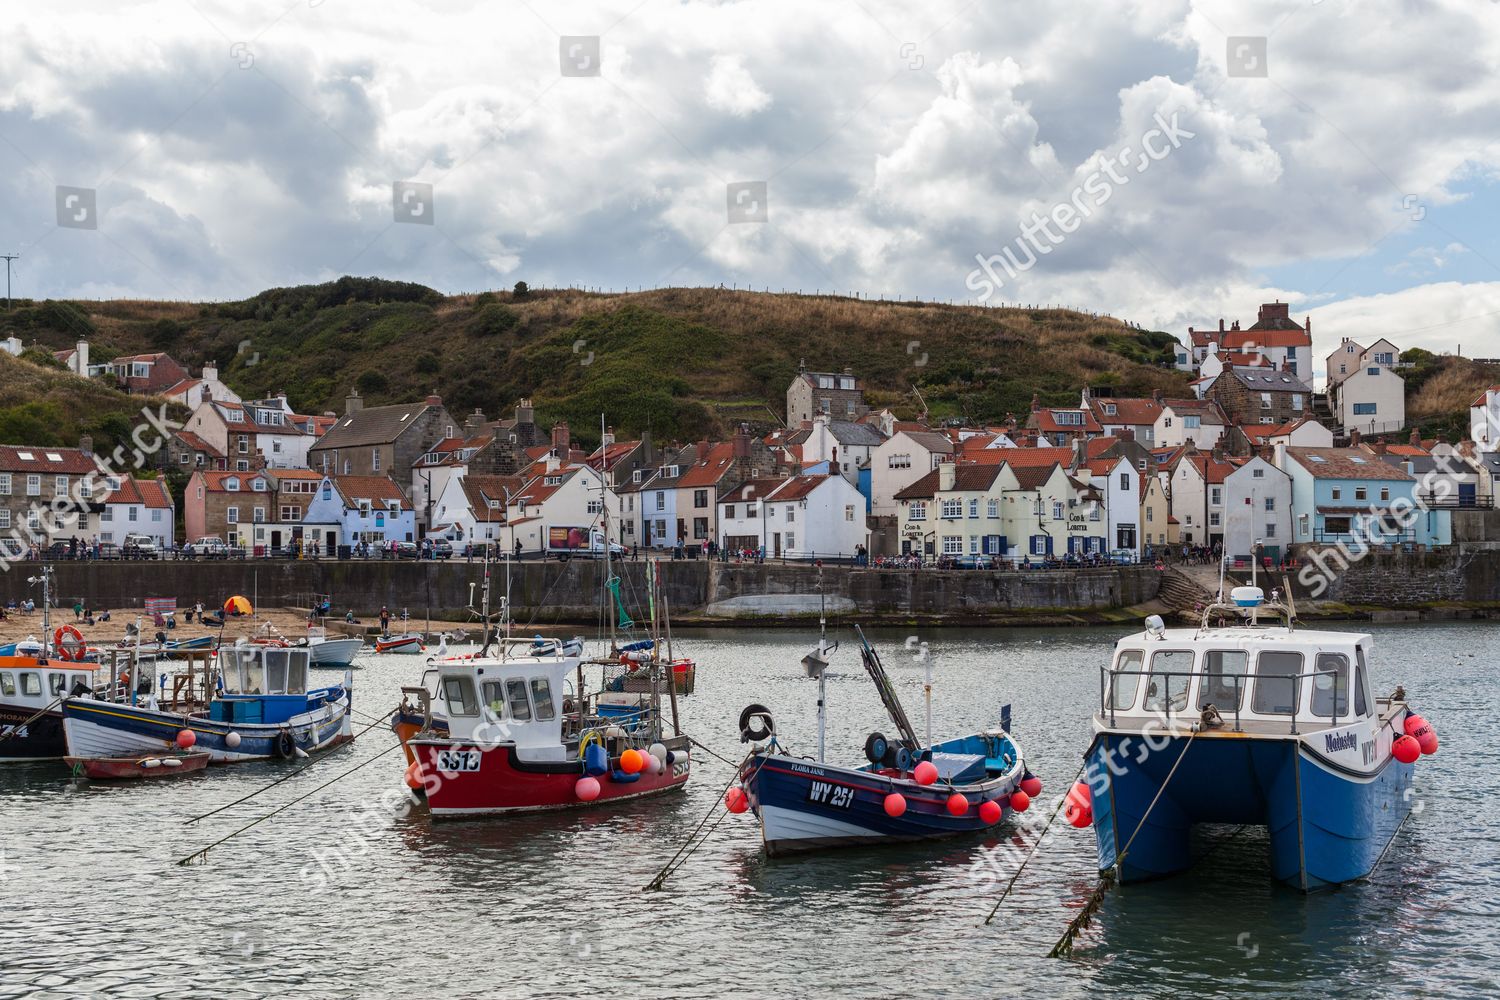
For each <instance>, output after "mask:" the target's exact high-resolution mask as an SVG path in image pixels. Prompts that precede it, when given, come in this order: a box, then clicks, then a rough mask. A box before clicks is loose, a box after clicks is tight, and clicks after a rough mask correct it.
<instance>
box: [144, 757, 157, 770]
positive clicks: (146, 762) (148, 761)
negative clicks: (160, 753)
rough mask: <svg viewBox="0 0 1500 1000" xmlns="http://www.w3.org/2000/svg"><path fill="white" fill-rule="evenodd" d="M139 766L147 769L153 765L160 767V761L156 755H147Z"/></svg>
mask: <svg viewBox="0 0 1500 1000" xmlns="http://www.w3.org/2000/svg"><path fill="white" fill-rule="evenodd" d="M141 766H142V767H144V768H146V769H147V770H150V769H151V768H153V767H161V761H160V760H159V759H157V758H156V757H147V758H146V759H145V760H143V761H141Z"/></svg>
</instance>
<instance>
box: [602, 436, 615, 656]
mask: <svg viewBox="0 0 1500 1000" xmlns="http://www.w3.org/2000/svg"><path fill="white" fill-rule="evenodd" d="M606 434H607V432H606V431H605V425H604V414H603V413H601V414H599V526H600V528H601V533H602V534H603V536H604V593H603V594H601V595H600V596H601V597H602V598H603V599H604V620H605V621H606V622H607V623H608V624H607V626H606V627H607V628H608V629H609V648H610V649H614V648H615V609H614V608H613V607H611V606H610V599H609V581H610V577H611V576H612V575H613V573H614V569H613V566H612V565H611V559H610V552H609V497H608V495H607V494H606V493H605V485H604V484H605V480H607V479H608V478H609V442H608V441H607V440H606Z"/></svg>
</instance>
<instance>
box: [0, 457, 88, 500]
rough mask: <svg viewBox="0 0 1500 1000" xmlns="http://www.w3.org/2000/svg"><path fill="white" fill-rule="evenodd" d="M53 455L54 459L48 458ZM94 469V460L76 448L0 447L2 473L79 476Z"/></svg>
mask: <svg viewBox="0 0 1500 1000" xmlns="http://www.w3.org/2000/svg"><path fill="white" fill-rule="evenodd" d="M54 455H55V456H56V458H52V457H49V456H54ZM28 456H29V457H28ZM96 468H97V466H96V465H95V464H94V460H93V459H92V458H90V457H88V456H87V455H85V454H84V453H83V452H81V451H79V450H78V449H77V448H32V447H29V446H20V445H17V446H12V445H0V471H3V472H25V473H41V474H42V475H62V476H66V475H80V476H81V475H87V474H88V473H90V472H93V471H94V470H95V469H96ZM13 489H14V487H13ZM17 492H19V490H17Z"/></svg>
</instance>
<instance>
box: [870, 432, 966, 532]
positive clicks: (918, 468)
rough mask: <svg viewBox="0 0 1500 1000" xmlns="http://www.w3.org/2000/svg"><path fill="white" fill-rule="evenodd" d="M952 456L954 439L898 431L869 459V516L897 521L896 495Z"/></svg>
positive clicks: (934, 433) (926, 433) (936, 434)
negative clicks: (895, 519) (895, 518)
mask: <svg viewBox="0 0 1500 1000" xmlns="http://www.w3.org/2000/svg"><path fill="white" fill-rule="evenodd" d="M953 452H954V445H953V441H952V439H951V438H949V437H948V436H947V435H946V434H940V433H938V432H937V431H905V430H898V431H896V433H894V434H892V435H891V436H890V437H889V438H887V439H886V440H884V441H882V442H881V443H880V445H879V446H878V447H876V448H875V450H874V452H873V454H872V455H871V457H870V515H871V516H872V517H875V518H894V517H895V516H896V515H897V514H898V513H899V511H900V506H899V504H898V503H897V500H896V494H897V493H899V492H901V491H902V490H904V489H906V488H907V487H908V486H910V485H911V484H912V483H915V482H916V481H917V480H919V479H921V478H922V477H923V476H925V475H927V473H929V472H931V471H932V470H933V469H935V468H937V466H938V464H939V463H940V462H942V461H944V460H946V459H948V458H949V457H951V456H952V455H953Z"/></svg>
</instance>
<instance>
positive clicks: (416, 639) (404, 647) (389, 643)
mask: <svg viewBox="0 0 1500 1000" xmlns="http://www.w3.org/2000/svg"><path fill="white" fill-rule="evenodd" d="M426 648H427V647H426V646H424V645H422V637H421V636H420V635H417V634H416V633H415V632H406V633H404V634H402V635H383V636H381V637H380V638H379V639H376V640H375V652H377V653H422V652H425V651H426Z"/></svg>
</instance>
